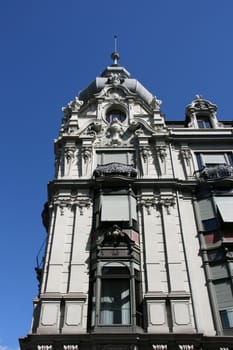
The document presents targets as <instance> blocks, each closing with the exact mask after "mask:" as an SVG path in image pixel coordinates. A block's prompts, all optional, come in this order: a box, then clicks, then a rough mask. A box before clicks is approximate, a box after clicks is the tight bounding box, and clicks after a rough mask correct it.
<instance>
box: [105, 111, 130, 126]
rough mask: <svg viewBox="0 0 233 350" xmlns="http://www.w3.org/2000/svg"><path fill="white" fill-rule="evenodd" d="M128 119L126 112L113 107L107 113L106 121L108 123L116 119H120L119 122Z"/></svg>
mask: <svg viewBox="0 0 233 350" xmlns="http://www.w3.org/2000/svg"><path fill="white" fill-rule="evenodd" d="M125 119H126V115H125V113H123V112H122V111H120V110H118V109H111V110H110V111H109V112H108V113H107V114H106V121H107V122H108V123H111V122H112V121H114V120H118V121H119V122H121V123H123V122H124V121H125Z"/></svg>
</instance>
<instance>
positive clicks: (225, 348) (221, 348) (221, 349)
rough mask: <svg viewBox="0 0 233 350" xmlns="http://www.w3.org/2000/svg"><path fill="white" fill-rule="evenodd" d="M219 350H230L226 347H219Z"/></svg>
mask: <svg viewBox="0 0 233 350" xmlns="http://www.w3.org/2000/svg"><path fill="white" fill-rule="evenodd" d="M219 350H230V349H229V348H228V346H223V347H222V346H220V347H219Z"/></svg>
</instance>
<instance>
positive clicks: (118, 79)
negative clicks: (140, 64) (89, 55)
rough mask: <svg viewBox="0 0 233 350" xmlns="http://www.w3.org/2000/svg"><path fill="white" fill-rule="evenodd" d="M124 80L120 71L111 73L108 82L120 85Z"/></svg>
mask: <svg viewBox="0 0 233 350" xmlns="http://www.w3.org/2000/svg"><path fill="white" fill-rule="evenodd" d="M123 82H124V78H123V77H122V76H121V74H119V73H113V72H112V73H110V76H109V78H108V83H109V84H113V85H119V84H122V83H123Z"/></svg>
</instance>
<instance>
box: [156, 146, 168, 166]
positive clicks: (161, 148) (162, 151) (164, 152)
mask: <svg viewBox="0 0 233 350" xmlns="http://www.w3.org/2000/svg"><path fill="white" fill-rule="evenodd" d="M155 149H156V153H157V154H158V156H159V158H160V159H161V162H164V160H165V158H166V156H167V148H166V146H165V145H161V146H156V147H155Z"/></svg>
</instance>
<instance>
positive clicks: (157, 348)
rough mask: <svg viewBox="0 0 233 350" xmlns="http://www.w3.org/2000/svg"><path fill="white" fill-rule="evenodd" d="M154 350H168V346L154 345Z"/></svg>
mask: <svg viewBox="0 0 233 350" xmlns="http://www.w3.org/2000/svg"><path fill="white" fill-rule="evenodd" d="M152 348H153V350H167V345H166V344H152Z"/></svg>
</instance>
